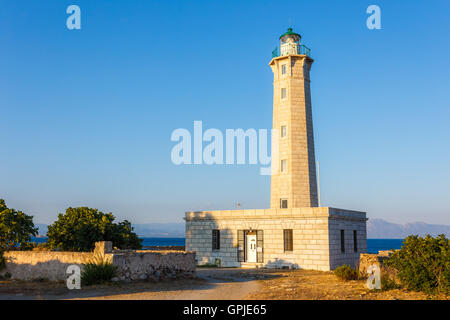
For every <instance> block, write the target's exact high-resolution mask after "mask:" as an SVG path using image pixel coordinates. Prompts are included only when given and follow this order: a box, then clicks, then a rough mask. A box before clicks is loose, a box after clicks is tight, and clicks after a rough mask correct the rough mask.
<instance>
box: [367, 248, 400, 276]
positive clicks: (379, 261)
mask: <svg viewBox="0 0 450 320" xmlns="http://www.w3.org/2000/svg"><path fill="white" fill-rule="evenodd" d="M392 253H393V251H379V252H378V253H361V255H360V257H359V271H360V272H362V273H364V274H366V273H367V269H368V268H369V267H370V266H371V265H377V266H378V267H380V269H383V268H385V267H384V261H385V260H387V259H389V257H390V256H391V254H392Z"/></svg>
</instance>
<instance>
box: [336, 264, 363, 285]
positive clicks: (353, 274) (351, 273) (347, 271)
mask: <svg viewBox="0 0 450 320" xmlns="http://www.w3.org/2000/svg"><path fill="white" fill-rule="evenodd" d="M334 274H335V275H336V277H338V278H339V279H340V280H344V281H349V280H358V278H359V275H358V271H356V270H355V269H353V268H352V267H350V266H348V265H346V264H343V265H342V266H340V267H338V268H336V269H335V270H334Z"/></svg>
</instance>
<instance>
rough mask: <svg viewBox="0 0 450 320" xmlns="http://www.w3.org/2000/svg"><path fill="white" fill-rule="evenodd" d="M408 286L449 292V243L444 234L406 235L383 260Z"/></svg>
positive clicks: (429, 290)
mask: <svg viewBox="0 0 450 320" xmlns="http://www.w3.org/2000/svg"><path fill="white" fill-rule="evenodd" d="M385 264H386V266H388V267H392V268H393V269H395V270H396V271H397V277H398V279H399V280H400V282H401V283H402V285H403V286H405V287H406V288H407V289H409V290H414V291H423V292H426V293H433V292H444V293H448V292H450V245H449V239H447V238H446V237H445V236H444V235H439V236H438V237H436V238H433V237H431V236H429V235H427V236H426V237H425V238H422V237H419V236H409V237H407V238H406V239H405V241H404V243H403V245H402V248H401V249H400V250H396V251H395V252H394V253H393V254H392V255H391V257H390V258H389V259H388V260H386V261H385Z"/></svg>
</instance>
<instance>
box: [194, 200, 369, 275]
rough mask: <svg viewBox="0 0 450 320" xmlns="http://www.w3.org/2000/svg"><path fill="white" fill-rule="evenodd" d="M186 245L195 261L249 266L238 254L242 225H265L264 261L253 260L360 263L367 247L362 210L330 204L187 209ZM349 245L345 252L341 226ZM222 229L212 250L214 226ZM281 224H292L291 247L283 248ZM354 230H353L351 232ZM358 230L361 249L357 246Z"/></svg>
mask: <svg viewBox="0 0 450 320" xmlns="http://www.w3.org/2000/svg"><path fill="white" fill-rule="evenodd" d="M185 219H186V249H187V250H188V251H195V252H196V255H197V262H198V264H199V265H201V264H215V262H216V261H217V259H219V260H220V264H221V266H224V267H239V266H246V264H245V263H241V262H238V259H237V250H238V248H237V232H238V230H262V231H263V248H261V249H262V251H263V257H264V262H263V263H259V264H258V263H257V264H255V266H261V267H268V268H280V267H293V268H303V269H312V270H322V271H328V270H332V269H334V268H336V267H337V266H339V265H340V264H339V263H341V264H343V263H347V264H350V265H352V266H356V265H357V264H358V262H359V254H360V253H364V252H366V250H367V243H366V215H365V213H364V212H357V211H350V210H341V209H334V208H327V207H316V208H297V209H264V210H231V211H202V212H187V213H186V218H185ZM342 228H344V229H345V230H348V231H347V232H346V233H345V240H346V241H345V243H346V250H345V252H344V253H342V252H341V247H340V229H342ZM214 229H218V230H220V250H212V230H214ZM283 229H292V230H293V251H291V252H285V251H284V242H283ZM350 230H351V232H350ZM353 230H357V235H358V238H357V249H358V250H357V252H354V250H353Z"/></svg>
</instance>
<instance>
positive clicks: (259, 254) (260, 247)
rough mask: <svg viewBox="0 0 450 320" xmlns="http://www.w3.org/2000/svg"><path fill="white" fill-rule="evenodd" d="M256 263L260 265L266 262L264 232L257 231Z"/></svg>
mask: <svg viewBox="0 0 450 320" xmlns="http://www.w3.org/2000/svg"><path fill="white" fill-rule="evenodd" d="M256 242H257V245H256V249H257V251H256V261H257V262H258V263H263V262H264V231H262V230H258V231H256Z"/></svg>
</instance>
